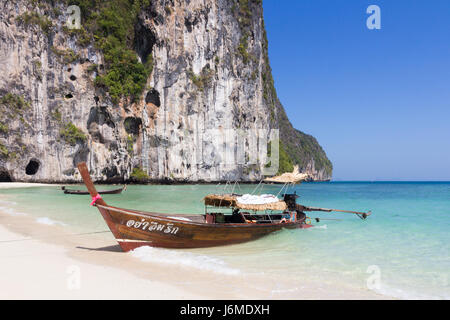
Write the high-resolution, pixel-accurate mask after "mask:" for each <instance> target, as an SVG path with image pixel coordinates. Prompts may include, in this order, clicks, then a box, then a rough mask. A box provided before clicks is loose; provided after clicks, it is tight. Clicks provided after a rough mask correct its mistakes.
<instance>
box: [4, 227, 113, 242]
mask: <svg viewBox="0 0 450 320" xmlns="http://www.w3.org/2000/svg"><path fill="white" fill-rule="evenodd" d="M109 232H111V231H109V230H105V231H95V232H84V233H75V234H69V235H66V234H65V235H61V236H54V237H42V238H29V239H15V240H0V243H10V242H20V241H33V240H35V241H40V240H42V239H54V238H61V237H67V236H69V237H70V236H84V235H90V234H99V233H109Z"/></svg>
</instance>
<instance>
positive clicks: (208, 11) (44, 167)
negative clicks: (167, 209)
mask: <svg viewBox="0 0 450 320" xmlns="http://www.w3.org/2000/svg"><path fill="white" fill-rule="evenodd" d="M70 5H77V6H79V7H80V8H81V28H79V29H69V28H68V27H67V25H66V21H67V19H68V16H69V15H70V14H71V12H66V10H67V7H68V6H70ZM267 50H268V42H267V38H266V35H265V29H264V21H263V11H262V3H261V1H260V0H234V1H232V0H190V1H188V0H184V1H182V0H135V1H133V0H111V1H100V0H97V1H87V0H77V1H70V0H59V1H58V0H54V1H52V0H47V1H34V0H11V1H10V0H8V1H2V2H1V3H0V112H1V115H0V180H1V179H4V180H5V179H8V177H9V178H11V179H12V180H15V181H39V182H70V181H79V180H80V177H79V175H78V173H77V171H76V170H75V169H74V165H75V164H76V163H77V162H78V161H81V160H83V161H87V162H88V164H89V167H90V168H91V173H92V175H93V176H94V178H95V179H96V180H97V181H108V182H114V181H117V182H118V181H124V180H129V179H135V180H147V179H150V180H158V181H162V180H173V181H223V180H236V179H239V180H242V181H257V180H260V179H261V178H262V174H263V170H264V168H265V167H266V162H265V161H264V157H265V156H266V155H267V145H266V144H265V143H262V142H258V141H265V140H264V139H267V138H268V136H269V135H270V132H269V130H270V129H279V130H280V138H281V145H282V149H283V150H280V159H284V160H281V163H280V165H281V168H280V170H283V169H288V168H287V167H289V166H290V165H292V164H299V165H300V168H301V170H302V171H307V172H308V173H310V174H312V175H313V176H314V177H315V179H317V180H327V179H330V178H331V170H332V166H331V163H330V161H329V160H328V159H327V157H326V155H325V152H324V151H323V150H322V148H321V147H320V146H319V144H318V143H317V141H316V140H315V139H314V138H313V137H311V136H308V135H305V134H303V133H301V132H300V131H297V130H295V129H294V128H292V125H291V124H290V122H289V120H288V119H287V117H286V114H285V112H284V109H283V107H282V105H281V104H280V102H279V101H278V98H277V96H276V91H275V89H274V87H273V79H272V74H271V69H270V65H269V60H268V54H267ZM230 130H231V131H232V132H243V133H244V134H243V137H242V139H240V140H239V137H235V136H233V137H232V139H234V140H233V141H235V142H236V141H238V142H237V143H235V144H226V143H224V142H225V141H226V139H227V137H228V135H229V132H230ZM249 132H250V135H249V134H248V133H249ZM252 141H253V142H254V141H256V143H252ZM236 145H238V146H239V148H237V147H236ZM237 149H239V151H237ZM225 154H226V155H228V158H227V161H228V162H226V161H224V160H225V156H224V155H225ZM255 154H258V155H260V156H261V157H259V158H258V160H257V161H254V162H251V161H250V162H249V161H244V163H242V162H241V161H238V160H239V159H240V158H244V159H245V160H248V159H249V158H252V157H253V156H254V155H255ZM283 154H285V155H286V156H285V157H284V158H283V157H281V156H282V155H283ZM238 158H239V159H238ZM229 160H231V161H229ZM225 162H226V163H225ZM286 163H287V164H286Z"/></svg>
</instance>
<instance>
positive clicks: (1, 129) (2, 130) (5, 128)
mask: <svg viewBox="0 0 450 320" xmlns="http://www.w3.org/2000/svg"><path fill="white" fill-rule="evenodd" d="M0 133H8V125H6V124H3V123H1V122H0Z"/></svg>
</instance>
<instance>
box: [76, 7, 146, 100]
mask: <svg viewBox="0 0 450 320" xmlns="http://www.w3.org/2000/svg"><path fill="white" fill-rule="evenodd" d="M68 2H69V3H68V4H69V5H78V6H79V7H80V10H81V12H82V16H83V17H84V18H85V21H84V22H83V30H82V31H80V32H78V33H79V40H80V38H81V40H82V44H83V45H86V44H87V43H89V42H92V41H93V42H94V43H95V45H96V47H98V48H99V49H101V51H102V53H103V55H104V58H105V70H104V72H102V73H101V74H99V75H98V76H97V79H96V80H95V84H96V86H98V87H103V88H105V89H106V90H107V91H108V92H109V94H110V96H111V99H112V100H113V101H114V102H116V103H117V102H119V101H120V100H121V99H122V98H129V99H130V101H131V102H135V101H137V99H138V98H139V96H140V95H141V94H142V91H143V90H144V88H145V84H146V82H147V78H148V76H149V74H150V73H151V70H152V67H153V59H152V57H146V58H147V63H146V64H143V63H142V62H141V61H139V59H138V57H137V54H136V52H135V51H134V50H132V49H131V48H132V46H133V40H134V26H135V24H136V22H137V18H138V14H139V12H140V11H141V10H142V9H143V8H145V7H147V6H149V5H150V0H111V1H100V0H70V1H68ZM88 35H90V38H91V41H88V39H89V36H88Z"/></svg>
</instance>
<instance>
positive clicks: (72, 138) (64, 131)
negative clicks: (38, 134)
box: [59, 122, 87, 146]
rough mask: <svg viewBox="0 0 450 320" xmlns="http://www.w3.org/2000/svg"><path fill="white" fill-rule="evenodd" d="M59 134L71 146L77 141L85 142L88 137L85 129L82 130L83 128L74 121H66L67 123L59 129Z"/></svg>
mask: <svg viewBox="0 0 450 320" xmlns="http://www.w3.org/2000/svg"><path fill="white" fill-rule="evenodd" d="M59 135H60V137H61V138H63V140H64V141H65V142H67V143H68V144H70V145H71V146H75V145H76V144H77V142H84V141H86V139H87V138H86V135H85V134H84V133H83V131H81V129H79V128H78V127H77V126H75V125H74V124H73V123H72V122H68V123H66V125H65V126H64V127H63V128H61V130H60V131H59Z"/></svg>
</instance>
